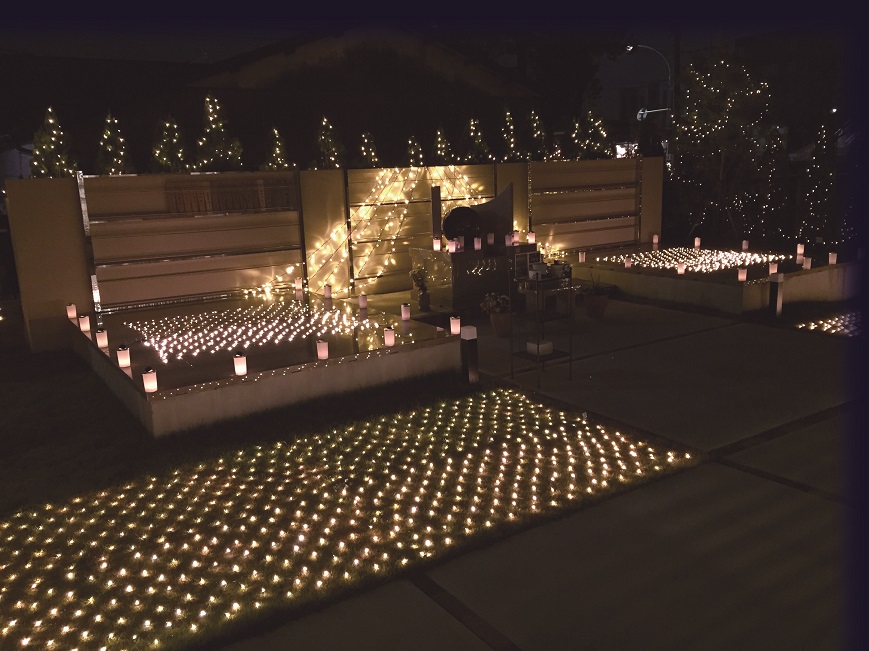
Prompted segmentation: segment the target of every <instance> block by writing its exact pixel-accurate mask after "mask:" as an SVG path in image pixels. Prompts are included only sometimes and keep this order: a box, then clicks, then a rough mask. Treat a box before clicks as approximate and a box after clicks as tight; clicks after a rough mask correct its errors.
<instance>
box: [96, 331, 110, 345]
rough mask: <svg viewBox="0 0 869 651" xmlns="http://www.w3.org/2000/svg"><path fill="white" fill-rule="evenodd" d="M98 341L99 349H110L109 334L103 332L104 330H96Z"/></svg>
mask: <svg viewBox="0 0 869 651" xmlns="http://www.w3.org/2000/svg"><path fill="white" fill-rule="evenodd" d="M96 336H97V337H96V339H97V346H98V347H99V348H108V347H109V333H108V332H106V331H105V330H103V329H102V328H97V330H96Z"/></svg>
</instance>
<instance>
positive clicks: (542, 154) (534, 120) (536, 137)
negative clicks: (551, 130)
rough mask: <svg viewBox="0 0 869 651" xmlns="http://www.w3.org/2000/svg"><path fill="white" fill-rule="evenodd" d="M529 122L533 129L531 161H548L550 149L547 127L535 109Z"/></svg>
mask: <svg viewBox="0 0 869 651" xmlns="http://www.w3.org/2000/svg"><path fill="white" fill-rule="evenodd" d="M528 122H529V126H530V128H531V138H530V141H531V147H530V148H529V149H530V151H529V157H530V160H538V161H543V160H547V158H548V157H549V149H550V148H549V136H548V134H547V133H546V127H545V126H543V120H542V119H541V117H540V116H539V115H538V114H537V111H535V110H534V109H531V114H530V115H529V118H528Z"/></svg>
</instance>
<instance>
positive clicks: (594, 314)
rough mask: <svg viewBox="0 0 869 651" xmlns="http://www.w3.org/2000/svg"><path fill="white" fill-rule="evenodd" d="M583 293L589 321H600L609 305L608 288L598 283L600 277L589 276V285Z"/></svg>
mask: <svg viewBox="0 0 869 651" xmlns="http://www.w3.org/2000/svg"><path fill="white" fill-rule="evenodd" d="M584 293H585V312H586V314H588V316H589V318H591V319H602V318H603V315H604V312H606V308H607V305H609V298H610V297H609V295H610V286H609V285H604V284H603V283H601V282H600V277H599V276H598V278H595V277H594V274H591V285H590V286H589V287H588V289H587V290H586V291H585V292H584Z"/></svg>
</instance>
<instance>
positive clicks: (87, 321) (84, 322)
mask: <svg viewBox="0 0 869 651" xmlns="http://www.w3.org/2000/svg"><path fill="white" fill-rule="evenodd" d="M78 327H79V329H80V330H81V331H82V332H90V331H91V318H90V317H89V316H88V315H87V314H79V315H78Z"/></svg>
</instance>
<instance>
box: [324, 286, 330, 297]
mask: <svg viewBox="0 0 869 651" xmlns="http://www.w3.org/2000/svg"><path fill="white" fill-rule="evenodd" d="M323 298H332V285H323Z"/></svg>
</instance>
